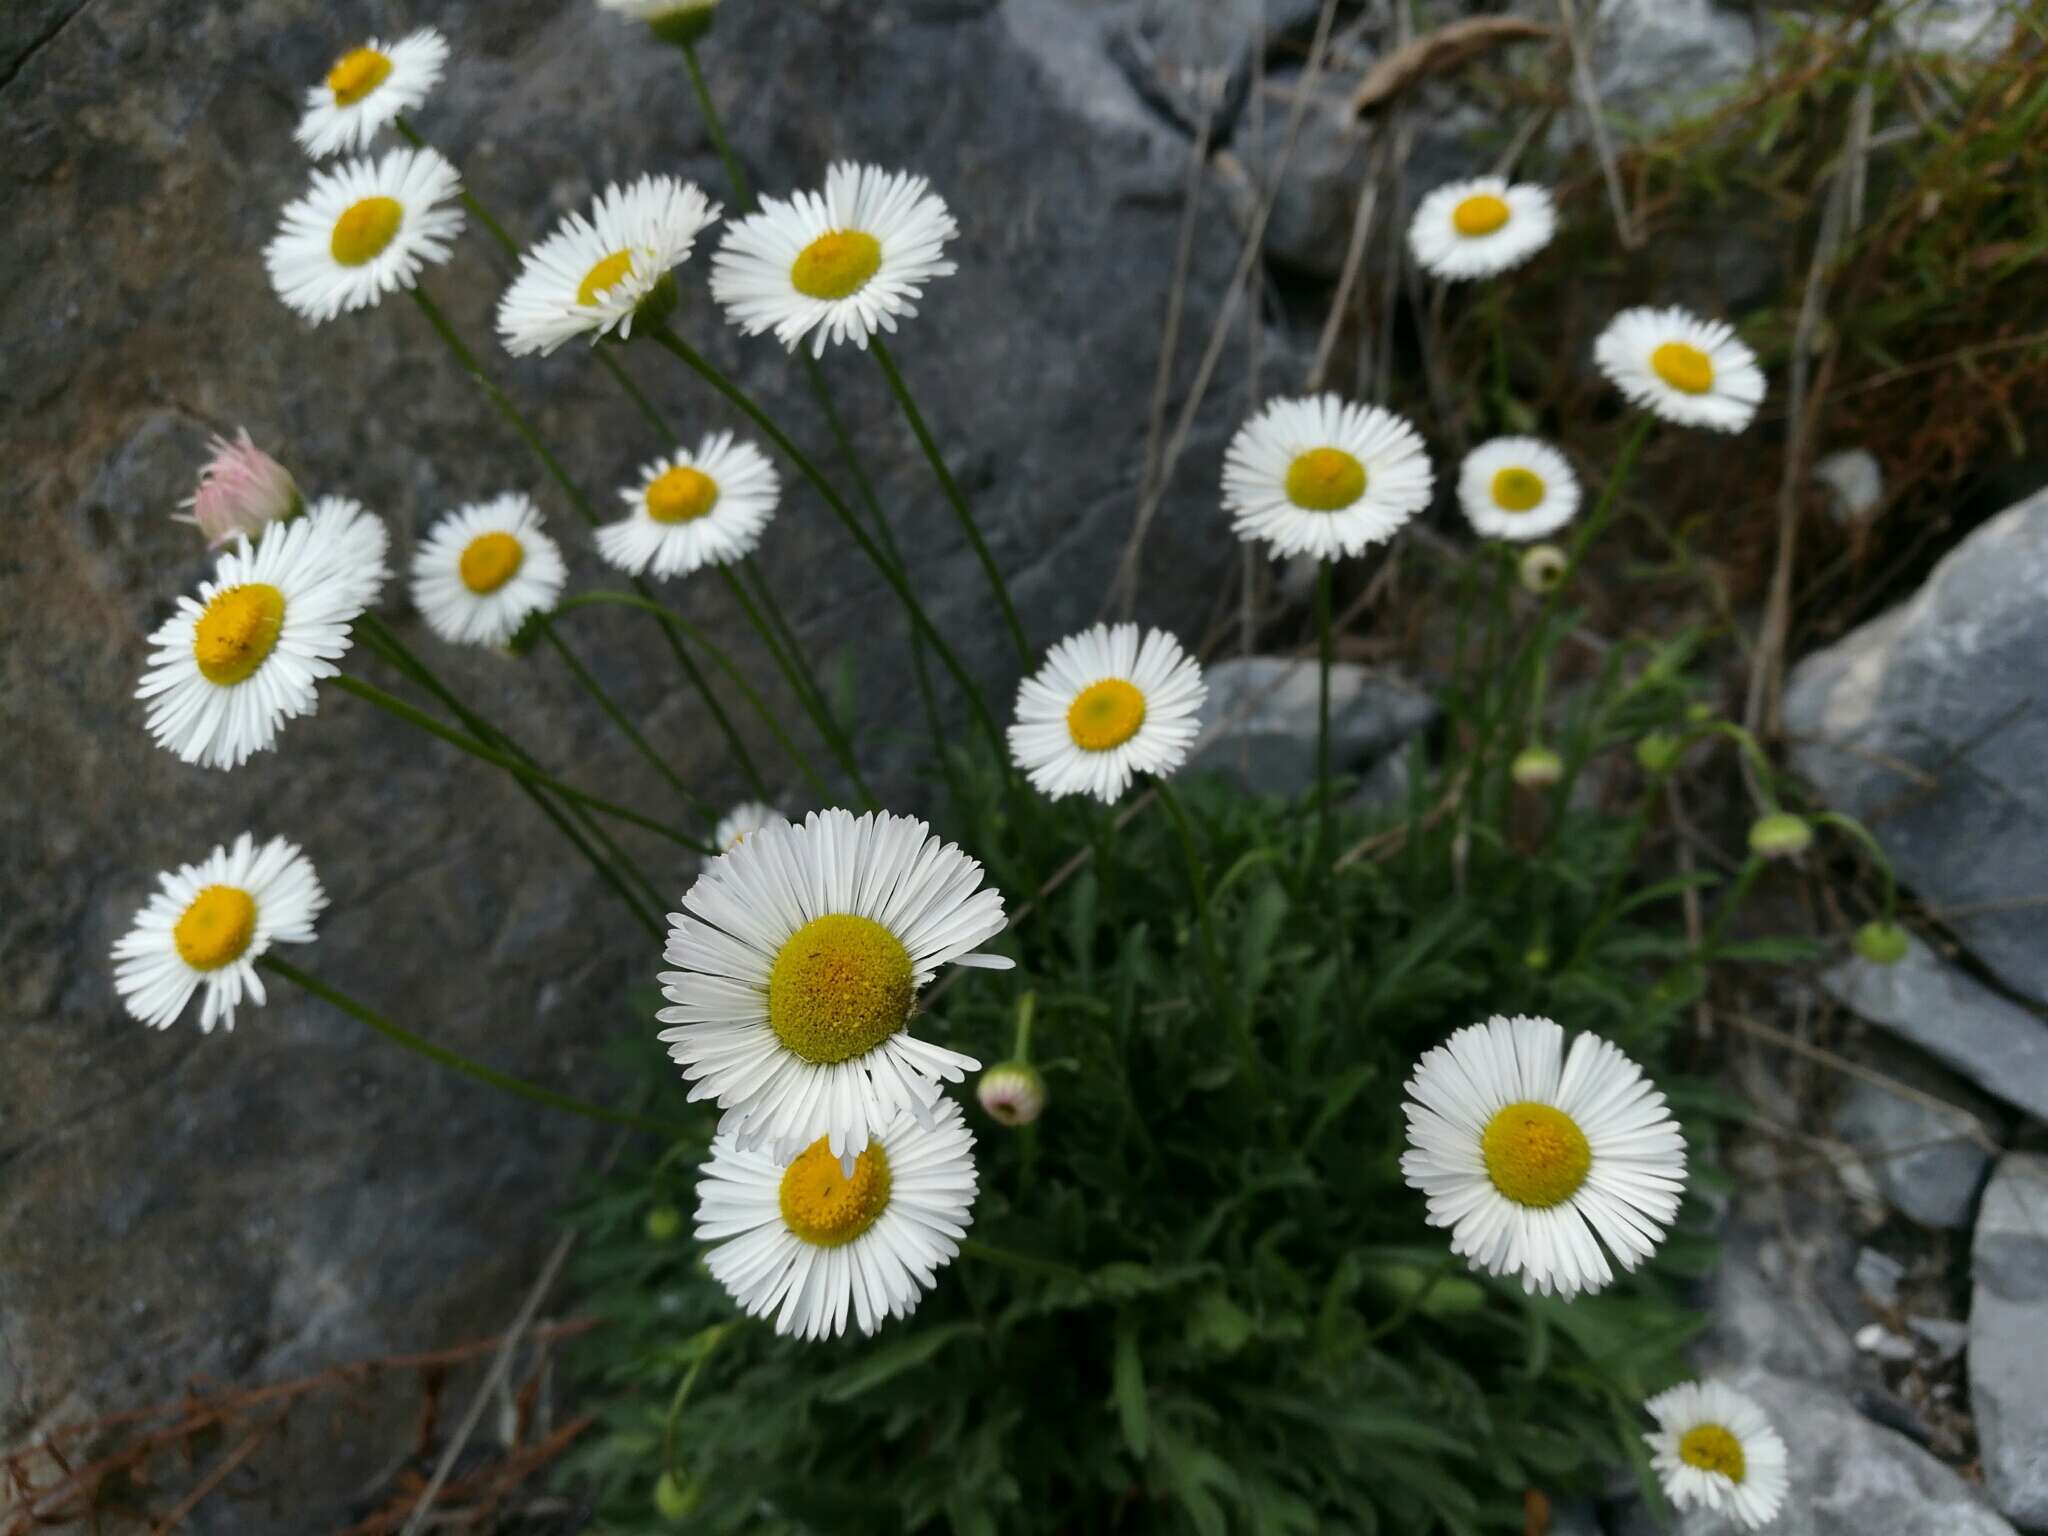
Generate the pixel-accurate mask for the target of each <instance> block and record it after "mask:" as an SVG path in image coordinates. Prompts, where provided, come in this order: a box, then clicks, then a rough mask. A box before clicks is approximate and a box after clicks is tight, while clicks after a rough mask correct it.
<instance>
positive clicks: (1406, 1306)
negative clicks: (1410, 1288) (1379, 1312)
mask: <svg viewBox="0 0 2048 1536" xmlns="http://www.w3.org/2000/svg"><path fill="white" fill-rule="evenodd" d="M1457 1267H1458V1256H1457V1255H1456V1254H1455V1253H1447V1254H1445V1255H1444V1256H1443V1258H1442V1260H1440V1261H1439V1262H1438V1264H1437V1266H1436V1268H1435V1269H1433V1270H1431V1271H1430V1272H1429V1278H1428V1279H1427V1280H1425V1281H1423V1282H1422V1285H1421V1286H1420V1287H1419V1288H1418V1289H1417V1290H1416V1292H1415V1294H1414V1295H1413V1296H1410V1297H1409V1298H1408V1299H1407V1300H1406V1301H1404V1302H1402V1303H1401V1305H1400V1306H1398V1307H1396V1308H1395V1309H1394V1310H1393V1311H1392V1312H1390V1313H1388V1314H1387V1316H1386V1317H1384V1318H1383V1319H1381V1320H1380V1321H1379V1322H1378V1323H1376V1324H1375V1325H1374V1326H1373V1327H1371V1328H1369V1329H1367V1330H1366V1334H1365V1337H1364V1338H1363V1339H1361V1340H1360V1341H1359V1347H1360V1348H1361V1349H1365V1348H1370V1347H1371V1346H1372V1345H1374V1344H1377V1343H1379V1341H1380V1340H1381V1339H1384V1338H1385V1337H1387V1335H1388V1334H1390V1333H1394V1332H1395V1331H1397V1330H1398V1329H1400V1328H1402V1327H1403V1326H1405V1325H1406V1323H1407V1322H1408V1320H1409V1319H1410V1318H1412V1317H1413V1316H1415V1314H1416V1313H1418V1312H1420V1311H1421V1310H1422V1308H1423V1306H1424V1305H1425V1304H1426V1303H1427V1302H1428V1301H1429V1298H1430V1297H1431V1296H1432V1295H1434V1294H1435V1293H1436V1288H1437V1287H1438V1286H1439V1285H1441V1284H1443V1282H1444V1281H1446V1280H1448V1279H1449V1278H1450V1277H1451V1273H1452V1271H1453V1270H1455V1269H1456V1268H1457Z"/></svg>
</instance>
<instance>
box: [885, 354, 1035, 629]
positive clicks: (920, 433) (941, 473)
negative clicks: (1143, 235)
mask: <svg viewBox="0 0 2048 1536" xmlns="http://www.w3.org/2000/svg"><path fill="white" fill-rule="evenodd" d="M868 350H869V351H870V352H872V353H874V354H875V361H876V362H877V363H879V364H881V367H882V373H883V375H884V376H885V377H886V378H887V379H888V380H889V390H890V392H891V393H892V394H894V395H895V396H896V403H897V404H898V405H900V406H901V407H902V408H903V416H904V419H905V420H906V421H908V422H909V423H910V430H911V432H912V433H913V434H915V435H916V437H917V443H918V446H919V447H920V448H922V449H924V456H925V458H926V459H927V460H929V461H930V463H931V466H932V473H933V474H934V475H936V476H937V477H938V481H939V489H940V490H942V491H944V492H945V493H946V500H947V501H948V502H950V503H952V507H953V515H954V516H955V517H956V518H958V519H959V520H960V530H961V532H963V533H965V534H966V535H967V542H968V543H969V544H970V545H972V546H973V548H974V558H975V559H977V560H979V561H980V562H981V570H982V574H983V575H984V576H986V577H988V585H989V590H990V591H992V592H994V593H995V596H996V606H997V607H999V608H1000V609H1002V611H1003V623H1004V624H1005V625H1006V626H1008V628H1009V631H1010V640H1011V642H1012V643H1013V644H1015V646H1016V647H1017V659H1018V660H1019V661H1021V662H1022V663H1023V664H1024V665H1025V666H1026V667H1027V668H1028V667H1029V666H1030V665H1031V642H1030V641H1028V640H1026V639H1025V638H1024V626H1023V624H1022V623H1021V622H1019V620H1018V618H1017V608H1016V605H1015V604H1014V603H1012V602H1011V601H1010V589H1009V588H1008V587H1007V586H1005V585H1004V584H1003V573H1002V570H1001V569H1000V568H999V567H998V566H997V565H996V560H995V556H994V555H992V554H990V553H989V548H988V545H987V543H986V542H985V541H984V540H983V539H982V536H981V527H980V525H979V524H978V523H976V522H975V520H974V509H973V508H972V507H970V506H968V505H967V496H966V494H965V493H964V492H963V491H962V490H961V489H960V483H959V482H958V481H957V480H955V479H954V478H953V472H952V471H951V470H950V469H948V468H946V456H945V455H944V454H942V453H940V452H939V445H938V443H937V442H936V441H935V440H934V439H933V437H932V433H931V428H930V427H928V426H926V425H925V420H924V413H923V412H922V411H920V410H918V408H917V402H916V401H915V400H914V399H912V398H911V394H910V386H909V385H908V384H906V383H905V382H904V380H903V375H902V373H901V372H900V371H899V370H898V369H897V367H896V359H895V358H894V357H893V356H891V355H890V352H889V347H888V344H887V343H885V342H884V341H883V340H882V338H881V337H880V336H879V335H878V336H874V337H872V338H870V340H869V342H868Z"/></svg>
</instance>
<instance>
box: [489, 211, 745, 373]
mask: <svg viewBox="0 0 2048 1536" xmlns="http://www.w3.org/2000/svg"><path fill="white" fill-rule="evenodd" d="M720 211H721V210H720V208H719V206H718V204H716V203H714V202H712V201H711V200H710V199H709V198H707V197H706V196H705V195H704V190H703V188H701V187H699V186H698V185H697V184H696V183H695V182H694V181H679V180H677V179H676V178H675V177H673V176H642V177H641V178H640V179H639V180H638V181H636V182H633V183H631V184H630V185H628V186H619V185H617V184H616V183H615V184H613V185H612V186H608V187H606V188H605V189H604V191H602V192H601V193H599V194H598V197H597V201H596V202H594V203H592V204H591V205H590V211H589V212H588V213H587V214H586V213H572V214H570V215H569V216H568V217H567V218H566V219H564V220H562V222H561V223H559V224H557V225H556V226H555V229H554V233H553V234H551V235H549V236H548V237H547V238H546V239H545V240H543V241H541V243H540V244H539V245H536V246H535V247H534V248H533V249H532V250H530V251H528V252H527V253H526V254H525V255H524V256H523V257H521V258H520V261H519V275H518V276H517V277H515V278H514V279H513V280H512V286H511V287H510V288H507V289H506V290H505V296H504V298H502V299H500V300H499V301H498V339H499V340H500V341H502V342H503V343H504V344H505V350H506V351H507V352H510V353H512V354H513V355H514V356H515V357H523V356H525V355H527V354H528V353H531V352H539V353H541V354H543V355H545V354H547V353H549V352H552V351H554V350H555V348H557V347H559V346H560V345H561V344H562V343H563V342H565V341H573V340H575V338H577V337H578V336H588V337H589V338H590V339H591V341H592V342H596V341H597V340H598V339H599V338H601V337H604V336H607V335H610V334H612V333H613V332H616V333H617V334H618V336H619V338H620V339H621V340H624V339H625V338H626V337H628V336H631V335H632V334H633V324H634V322H635V321H636V320H637V321H639V322H640V324H641V325H642V327H643V328H644V327H646V326H651V325H659V324H660V323H661V321H662V320H663V319H664V318H666V317H667V315H668V312H669V311H670V310H671V309H673V308H674V307H675V302H676V285H675V279H674V278H673V277H671V276H670V273H672V272H673V271H674V270H675V269H676V268H677V267H679V266H681V265H682V264H683V263H684V262H685V261H688V260H689V259H690V252H691V251H692V250H694V249H695V248H696V245H697V236H698V235H700V234H702V233H703V232H704V230H705V227H706V226H708V225H710V224H713V223H715V222H717V219H718V216H719V213H720Z"/></svg>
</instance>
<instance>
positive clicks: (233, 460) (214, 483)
mask: <svg viewBox="0 0 2048 1536" xmlns="http://www.w3.org/2000/svg"><path fill="white" fill-rule="evenodd" d="M207 447H208V448H210V449H212V450H213V457H212V458H210V459H208V460H207V461H206V462H205V463H204V464H203V465H201V466H200V468H199V488H198V489H197V490H196V491H194V492H193V493H192V494H191V495H190V496H188V497H187V498H186V499H185V501H184V502H183V503H182V504H183V505H184V506H185V507H187V508H189V509H190V511H191V516H190V517H187V518H184V519H181V521H184V522H190V523H195V524H197V525H198V528H199V531H200V532H201V533H203V534H205V535H206V545H207V548H209V549H218V548H220V546H221V545H223V544H225V543H227V542H228V541H229V540H230V539H233V538H235V537H237V536H241V537H244V538H250V539H253V538H255V537H256V535H257V534H259V533H261V532H262V531H263V530H264V529H265V528H267V527H269V526H270V525H271V524H272V523H281V522H283V521H285V520H286V519H287V518H293V517H297V516H298V515H299V513H301V512H303V511H304V510H305V507H306V503H305V499H304V498H303V497H302V496H300V495H299V488H298V486H297V485H296V484H294V483H293V481H292V477H291V472H290V471H289V470H287V469H286V468H285V467H284V466H283V465H282V464H280V463H278V462H277V460H275V459H273V458H272V457H271V456H270V455H269V454H267V453H265V452H264V451H263V450H262V449H260V448H258V447H257V446H256V444H255V443H254V442H252V441H251V440H250V437H249V433H248V429H247V428H244V427H238V428H237V429H236V431H235V441H234V442H232V443H231V442H229V441H228V440H227V439H226V438H224V437H216V438H214V439H213V440H212V441H210V442H209V443H208V444H207Z"/></svg>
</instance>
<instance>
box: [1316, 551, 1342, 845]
mask: <svg viewBox="0 0 2048 1536" xmlns="http://www.w3.org/2000/svg"><path fill="white" fill-rule="evenodd" d="M1333 584H1334V583H1333V578H1332V575H1331V570H1330V562H1329V561H1328V560H1318V561H1317V562H1316V649H1317V654H1318V656H1319V657H1320V665H1318V667H1317V669H1316V853H1315V858H1316V868H1317V870H1318V871H1321V870H1324V869H1326V868H1327V867H1328V864H1329V858H1330V821H1331V817H1332V815H1333V814H1334V811H1335V807H1334V806H1333V805H1332V804H1331V803H1330V802H1331V799H1332V791H1331V788H1330V669H1331V667H1332V666H1333V665H1334V664H1335V662H1336V659H1337V636H1336V633H1335V631H1334V630H1333V629H1332V628H1331V624H1330V588H1331V586H1332V585H1333Z"/></svg>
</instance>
